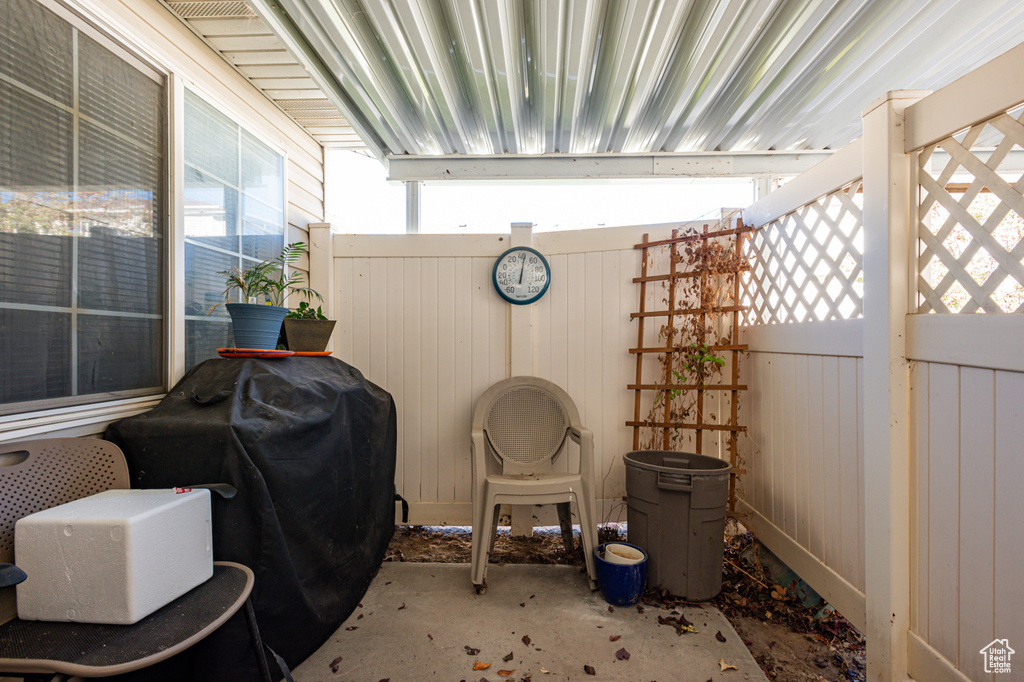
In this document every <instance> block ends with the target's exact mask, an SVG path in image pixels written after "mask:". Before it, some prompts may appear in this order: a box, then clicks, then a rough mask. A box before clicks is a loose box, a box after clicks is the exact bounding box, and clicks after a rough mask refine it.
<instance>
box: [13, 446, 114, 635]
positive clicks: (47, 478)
mask: <svg viewBox="0 0 1024 682" xmlns="http://www.w3.org/2000/svg"><path fill="white" fill-rule="evenodd" d="M128 487H129V478H128V463H127V462H126V461H125V459H124V453H122V452H121V449H120V448H118V447H117V446H116V445H114V444H113V443H111V442H109V441H105V440H98V439H96V438H48V439H40V440H29V441H22V442H19V443H6V444H0V490H3V495H2V496H0V563H13V562H14V524H15V522H16V521H17V520H18V519H20V518H21V517H23V516H28V515H29V514H34V513H35V512H37V511H42V510H44V509H49V508H51V507H56V506H57V505H61V504H64V503H66V502H72V501H74V500H77V499H79V498H82V497H88V496H89V495H94V494H96V493H101V492H103V491H105V490H115V489H123V488H128ZM13 616H14V590H13V589H7V590H0V623H5V622H7V621H8V620H10V619H11V618H12V617H13Z"/></svg>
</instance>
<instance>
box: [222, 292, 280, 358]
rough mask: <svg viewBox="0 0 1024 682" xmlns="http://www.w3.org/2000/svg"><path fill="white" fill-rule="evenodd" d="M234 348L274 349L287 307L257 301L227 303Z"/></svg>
mask: <svg viewBox="0 0 1024 682" xmlns="http://www.w3.org/2000/svg"><path fill="white" fill-rule="evenodd" d="M227 308H228V314H230V315H231V326H232V329H233V331H234V336H235V348H257V349H260V350H274V349H275V348H277V337H278V335H280V333H281V322H282V321H283V320H284V316H285V313H287V312H288V309H287V308H284V307H282V306H276V305H260V304H258V303H228V304H227Z"/></svg>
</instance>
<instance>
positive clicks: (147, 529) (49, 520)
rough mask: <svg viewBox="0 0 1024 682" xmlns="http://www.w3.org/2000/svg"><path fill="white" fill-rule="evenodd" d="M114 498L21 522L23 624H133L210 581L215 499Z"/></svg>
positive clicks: (191, 495)
mask: <svg viewBox="0 0 1024 682" xmlns="http://www.w3.org/2000/svg"><path fill="white" fill-rule="evenodd" d="M179 490H180V489H174V488H169V489H161V490H108V491H107V492H104V493H99V494H97V495H92V496H90V497H84V498H82V499H80V500H75V501H74V502H69V503H67V504H62V505H60V506H58V507H53V508H51V509H47V510H45V511H41V512H37V513H35V514H30V515H28V516H25V517H23V518H21V519H19V520H18V522H17V523H16V524H15V527H14V560H15V563H16V564H17V565H18V567H19V568H21V569H22V570H24V571H25V573H26V574H27V575H28V579H27V580H25V582H23V583H21V584H20V585H18V587H17V599H18V617H19V618H22V619H24V620H50V621H70V622H78V623H117V624H123V625H127V624H131V623H135V622H137V621H139V620H141V619H143V618H145V617H146V616H148V615H149V614H150V613H152V612H153V611H156V610H157V609H159V608H160V607H161V606H164V605H165V604H167V603H169V602H171V601H173V600H174V599H176V598H178V597H179V596H181V595H183V594H185V593H186V592H188V591H189V590H191V589H192V588H193V587H195V586H196V585H199V584H201V583H202V582H204V581H206V580H208V579H209V578H210V576H212V575H213V543H212V538H211V527H210V491H209V490H206V489H204V488H197V489H195V490H191V491H185V492H179Z"/></svg>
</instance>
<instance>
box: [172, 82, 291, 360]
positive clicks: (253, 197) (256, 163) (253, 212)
mask: <svg viewBox="0 0 1024 682" xmlns="http://www.w3.org/2000/svg"><path fill="white" fill-rule="evenodd" d="M282 248H284V159H283V157H282V156H281V155H280V154H278V153H277V152H275V151H274V150H272V149H271V148H270V147H268V146H267V145H265V144H263V143H262V142H260V141H259V140H257V139H256V138H255V137H254V136H253V135H252V134H251V133H249V132H248V131H247V130H245V129H244V128H242V127H241V126H239V125H238V124H237V123H235V122H234V121H232V120H231V119H230V118H228V117H227V116H225V115H224V114H223V113H221V112H220V111H218V110H217V109H216V108H214V107H213V106H211V105H210V104H208V103H207V102H205V101H203V100H202V99H201V98H200V97H199V96H198V95H196V94H195V93H193V92H190V91H188V90H186V91H185V367H186V369H188V368H191V367H192V366H194V365H195V364H197V363H199V362H202V361H203V360H206V359H207V358H212V357H216V356H217V349H218V348H226V347H230V346H232V345H233V343H232V338H231V320H230V318H229V317H228V313H227V309H226V308H225V307H224V306H223V305H219V304H221V303H223V302H224V293H223V292H224V276H223V275H222V274H220V273H221V272H222V271H224V270H228V269H230V268H235V267H241V268H242V269H243V270H245V269H248V268H249V267H250V266H252V265H253V264H254V263H257V262H259V261H261V260H267V259H270V258H274V257H275V256H277V254H279V253H280V252H281V249H282Z"/></svg>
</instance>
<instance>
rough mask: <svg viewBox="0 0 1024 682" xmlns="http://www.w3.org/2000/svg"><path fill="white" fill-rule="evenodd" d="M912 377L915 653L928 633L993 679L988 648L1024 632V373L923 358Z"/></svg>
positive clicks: (966, 668) (942, 650)
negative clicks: (1023, 500) (1022, 577)
mask: <svg viewBox="0 0 1024 682" xmlns="http://www.w3.org/2000/svg"><path fill="white" fill-rule="evenodd" d="M911 379H912V383H911V386H912V391H913V395H914V403H915V404H914V417H915V434H916V437H915V452H914V455H915V457H914V460H915V467H914V471H913V478H912V486H913V497H912V499H913V508H914V518H915V523H914V525H913V533H914V535H913V537H914V546H913V551H914V562H913V575H914V580H913V585H914V595H913V596H914V599H913V601H912V603H913V605H914V608H913V610H912V613H911V627H912V629H913V631H914V632H915V633H916V634H917V636H918V638H917V639H912V640H911V641H912V655H911V661H912V662H913V661H915V660H917V659H919V658H920V657H921V655H922V652H920V651H918V652H916V654H915V652H914V648H915V647H917V648H921V643H922V642H923V643H927V645H928V646H930V647H931V648H932V649H934V650H935V651H936V652H938V654H940V655H941V656H942V657H944V658H945V659H947V660H948V661H949V662H951V663H952V664H954V665H955V666H956V667H957V668H958V669H959V670H960V671H961V672H962V673H963V674H964V675H966V676H967V677H969V678H970V679H972V680H981V679H989V677H988V675H986V674H985V672H984V659H983V657H982V656H981V654H980V651H981V649H982V648H983V647H985V646H986V645H988V644H989V643H990V642H991V641H992V640H993V639H996V638H999V639H1004V638H1005V639H1008V640H1009V642H1010V643H1011V646H1013V643H1014V642H1020V641H1024V619H1021V617H1020V614H1021V611H1022V609H1024V588H1022V587H1021V585H1020V581H1019V579H1018V576H1019V574H1020V566H1021V563H1020V562H1021V561H1024V551H1022V549H1021V548H1022V547H1024V507H1022V506H1021V505H1020V504H1019V498H1020V485H1021V481H1024V458H1022V457H1021V452H1022V450H1021V447H1022V446H1021V443H1024V407H1022V406H1024V374H1022V373H1019V372H1005V371H994V370H988V369H974V368H968V367H957V366H954V365H944V364H937V363H926V362H919V363H914V367H913V371H912V375H911ZM957 586H958V587H957Z"/></svg>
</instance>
